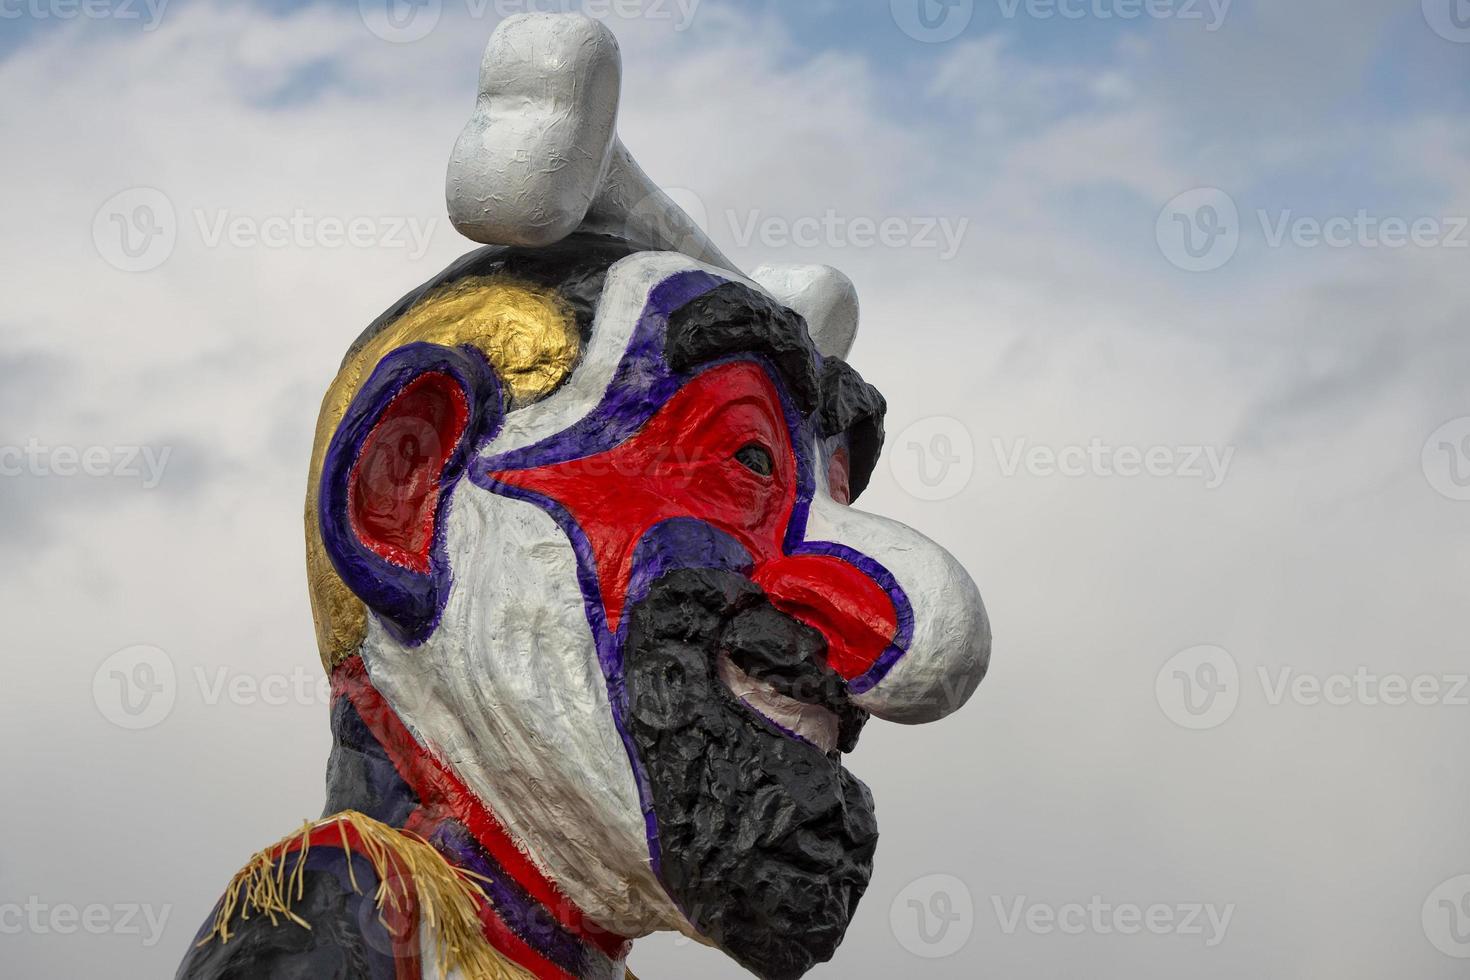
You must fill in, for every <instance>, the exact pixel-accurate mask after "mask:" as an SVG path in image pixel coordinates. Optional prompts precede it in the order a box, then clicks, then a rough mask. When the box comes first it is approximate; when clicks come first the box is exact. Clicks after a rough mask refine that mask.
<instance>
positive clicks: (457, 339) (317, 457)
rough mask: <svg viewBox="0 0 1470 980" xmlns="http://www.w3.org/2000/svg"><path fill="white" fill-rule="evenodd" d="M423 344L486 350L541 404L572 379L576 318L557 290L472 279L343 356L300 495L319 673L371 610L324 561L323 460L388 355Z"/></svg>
mask: <svg viewBox="0 0 1470 980" xmlns="http://www.w3.org/2000/svg"><path fill="white" fill-rule="evenodd" d="M416 342H423V343H430V344H442V345H444V346H447V347H457V346H459V345H460V344H471V345H473V346H475V347H477V348H479V349H480V350H481V351H483V352H484V354H485V357H486V359H487V360H488V361H489V362H490V364H491V365H492V366H493V367H494V368H495V373H496V375H497V376H498V377H499V378H500V382H501V384H502V385H504V386H505V389H506V392H507V393H508V394H509V395H510V400H511V405H512V407H520V406H522V405H529V404H531V403H532V402H534V401H536V400H538V399H540V398H544V397H545V396H546V395H548V394H550V393H551V392H552V391H554V390H555V389H556V387H557V386H558V385H560V384H561V383H562V381H564V380H565V379H566V377H567V376H568V375H569V374H571V372H572V368H573V367H574V366H575V365H576V362H577V357H578V355H579V354H580V351H581V336H580V334H579V332H578V329H577V318H576V315H575V314H574V313H573V312H572V309H571V307H570V306H569V305H568V304H567V303H566V301H565V300H564V299H562V297H561V296H559V295H558V294H557V293H556V292H555V291H554V290H550V289H545V288H542V287H540V286H534V285H531V284H529V283H525V282H521V281H519V280H515V279H511V278H507V277H505V276H471V277H468V278H465V279H461V280H458V281H457V282H454V283H451V284H450V285H448V286H445V287H444V288H442V289H437V290H435V291H434V292H432V293H430V294H429V295H428V296H426V297H424V298H423V299H422V300H420V301H419V302H418V303H415V304H414V305H413V306H412V307H411V308H410V309H409V310H408V311H407V312H405V313H404V314H403V315H402V316H400V317H399V318H398V319H397V320H395V321H393V322H392V323H391V324H389V325H388V326H387V327H386V328H384V329H383V330H381V331H380V332H379V333H377V334H376V335H374V336H373V337H372V338H370V339H369V340H368V341H367V342H366V343H364V344H363V345H362V347H360V348H358V349H356V350H353V351H352V352H351V353H349V354H348V356H347V359H346V361H344V362H343V364H342V369H341V371H339V372H338V373H337V377H336V379H334V380H333V381H332V385H331V387H330V388H328V389H327V394H326V397H325V398H323V399H322V409H321V414H320V415H319V416H318V418H317V428H316V443H315V445H314V446H313V447H312V453H311V471H310V473H309V476H308V479H307V496H306V575H307V583H308V586H309V588H310V590H311V609H312V616H313V618H314V619H315V621H316V634H317V646H318V648H319V649H320V651H321V656H322V666H323V667H325V668H326V669H327V670H329V671H330V670H331V669H332V668H333V667H335V666H336V665H337V664H339V663H341V662H342V661H343V660H346V659H347V658H348V657H350V656H352V655H353V654H354V653H356V652H357V650H358V647H359V646H360V645H361V644H362V639H363V637H364V636H365V635H366V632H367V612H366V610H365V609H364V607H363V604H362V602H361V600H359V599H358V598H357V596H355V595H353V594H352V592H351V590H349V589H348V588H347V585H346V583H344V582H343V581H342V579H341V577H340V576H338V574H337V570H336V569H335V568H333V567H332V563H331V561H330V559H328V558H327V554H326V549H325V548H324V547H323V546H322V540H321V528H320V526H319V522H318V519H317V493H318V486H319V484H320V482H321V472H322V461H323V460H324V459H325V458H326V455H327V447H328V446H329V445H330V444H331V441H332V436H333V435H335V434H336V432H337V426H338V425H339V424H340V423H341V421H342V416H343V415H345V414H346V413H347V406H348V405H350V404H352V399H353V396H355V395H356V394H357V391H358V389H359V388H360V387H361V386H362V383H363V381H365V380H366V379H367V378H368V376H369V375H371V374H372V372H373V369H374V368H375V367H377V365H378V362H379V361H381V360H382V359H383V358H384V356H386V355H387V354H389V353H391V352H392V351H393V350H395V349H397V348H399V347H402V346H403V345H404V344H410V343H416Z"/></svg>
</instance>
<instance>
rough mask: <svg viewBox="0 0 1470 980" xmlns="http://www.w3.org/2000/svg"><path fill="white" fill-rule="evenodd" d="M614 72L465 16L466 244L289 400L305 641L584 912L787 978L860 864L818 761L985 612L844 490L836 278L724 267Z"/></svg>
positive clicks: (863, 423)
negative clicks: (658, 169) (304, 402)
mask: <svg viewBox="0 0 1470 980" xmlns="http://www.w3.org/2000/svg"><path fill="white" fill-rule="evenodd" d="M619 74H620V63H619V56H618V51H617V46H616V43H615V41H614V40H613V39H612V37H611V35H610V34H609V33H608V32H607V31H606V29H605V28H602V27H601V26H600V25H598V24H596V23H595V22H593V21H590V20H587V19H585V18H581V17H569V16H553V15H530V16H524V17H517V18H512V19H511V20H509V21H507V22H505V23H504V24H503V25H502V26H501V27H500V29H499V30H497V31H496V33H495V35H494V37H493V38H492V40H491V42H490V46H489V50H488V51H487V53H486V57H485V64H484V67H483V71H482V76H481V91H480V95H479V100H478V103H477V106H476V111H475V115H474V117H473V118H472V119H471V121H470V123H469V125H468V126H467V127H466V129H465V131H464V133H463V134H462V136H461V137H460V140H459V142H458V144H457V145H456V147H455V151H454V155H453V158H452V160H451V164H450V169H449V178H448V198H449V207H450V214H451V217H452V218H453V219H454V222H455V225H456V227H458V228H459V229H460V230H461V231H462V232H463V233H464V234H466V235H467V236H469V237H470V238H472V239H474V240H476V241H479V242H482V243H486V247H484V248H482V249H480V250H478V251H475V252H472V253H470V254H469V255H467V256H465V257H464V258H463V259H461V260H460V261H459V262H457V263H455V264H454V265H453V266H451V267H450V268H449V269H447V270H446V271H445V272H444V273H443V274H441V275H440V276H439V277H437V278H435V279H434V280H432V281H431V282H429V283H427V284H425V285H424V286H423V287H421V288H419V289H418V290H415V291H414V292H413V293H411V294H410V295H409V296H407V297H405V298H404V299H403V300H402V301H400V302H399V303H398V304H397V305H395V306H394V307H393V308H392V309H391V310H390V311H389V312H387V313H386V314H384V315H383V316H382V317H381V318H379V320H378V321H377V322H376V323H374V324H373V325H372V326H371V327H370V328H369V329H368V330H367V332H366V333H364V335H363V336H362V337H361V338H360V339H359V340H358V342H357V343H356V344H355V345H354V346H353V348H352V350H351V351H350V352H349V354H348V356H347V358H346V361H345V362H344V365H343V368H342V371H341V373H340V374H339V375H338V377H337V379H336V381H335V382H334V383H333V385H332V388H331V390H330V391H329V393H328V395H327V398H326V401H325V403H324V406H323V410H322V415H321V420H320V423H319V428H318V437H317V447H316V451H315V456H314V459H313V465H312V471H311V483H310V499H309V501H308V508H307V520H308V532H307V539H308V549H309V558H310V572H311V587H312V593H313V595H312V598H313V603H314V609H315V613H316V616H317V622H318V634H319V641H320V643H321V648H322V653H323V658H324V660H325V662H326V664H327V666H328V668H329V669H331V670H333V671H334V674H337V675H346V674H352V673H355V675H356V676H358V677H359V678H360V680H361V682H362V683H365V684H370V685H371V687H372V688H373V689H374V691H375V692H376V693H377V694H378V695H380V696H381V701H382V703H383V705H384V706H385V707H384V710H385V711H389V712H391V713H392V714H393V715H394V716H396V718H397V719H398V720H399V721H401V723H402V727H403V729H404V730H405V731H406V732H407V733H408V734H409V735H410V736H411V737H412V739H413V740H414V741H415V742H416V743H417V745H418V747H419V748H420V749H421V750H422V751H423V752H424V753H426V754H427V755H428V756H430V757H432V758H433V760H434V764H435V765H436V766H438V767H439V770H438V771H443V772H445V773H448V774H449V775H448V776H446V777H445V778H446V779H449V780H450V781H452V782H454V783H455V784H456V785H459V786H461V787H462V788H463V790H464V791H467V792H468V793H470V794H472V795H473V796H474V797H475V799H476V801H477V802H478V804H481V805H483V808H484V810H485V811H487V812H488V813H489V814H493V815H494V818H495V819H496V820H498V822H499V823H500V824H501V825H502V826H503V829H504V831H505V832H506V833H507V834H508V835H509V837H510V838H511V839H512V840H513V841H514V842H515V844H516V847H517V849H518V850H519V851H520V852H522V853H523V854H524V855H525V856H526V857H527V858H528V859H529V861H530V862H531V864H532V865H534V867H535V869H536V871H537V872H538V873H539V874H540V875H544V877H545V879H547V880H548V881H549V882H551V883H553V884H554V886H555V889H556V890H557V893H558V894H560V895H564V896H565V897H566V899H568V900H569V902H571V903H574V904H575V906H576V907H577V908H578V909H579V910H580V913H581V914H582V915H584V916H585V917H586V918H587V919H588V920H590V921H592V922H594V923H597V924H599V925H600V926H601V927H603V928H606V929H608V930H611V931H613V932H615V933H617V934H619V935H621V936H638V935H642V934H646V933H648V932H651V931H655V930H669V929H673V930H679V931H682V932H684V933H686V934H688V935H691V936H694V937H697V938H699V939H700V940H702V941H704V942H708V943H711V944H713V945H716V946H718V947H720V948H721V949H723V950H724V951H726V952H727V953H728V954H729V955H730V956H732V957H733V958H734V959H735V960H737V961H738V962H739V963H741V964H742V965H743V966H745V967H746V968H747V969H749V970H750V971H751V972H753V973H755V974H757V975H759V976H763V977H771V978H785V977H797V976H800V975H801V974H803V973H804V972H806V971H807V970H808V969H809V968H810V967H811V966H812V965H813V964H815V963H817V962H820V961H823V960H825V959H827V958H829V957H830V956H831V955H832V954H833V952H834V951H835V949H836V948H837V945H838V943H839V942H840V941H841V939H842V936H843V933H844V931H845V929H846V927H847V924H848V922H849V921H850V919H851V916H852V915H853V912H854V910H855V907H856V905H857V902H858V900H859V898H860V897H861V895H862V893H863V890H864V888H865V887H866V885H867V882H868V878H869V874H870V871H871V867H872V858H873V852H874V847H875V844H876V841H877V833H878V828H877V823H876V820H875V817H874V806H873V801H872V798H871V796H870V794H869V792H868V790H867V788H866V787H865V786H864V785H863V784H862V783H861V782H860V781H859V780H858V779H857V778H856V777H854V776H853V775H851V774H850V773H849V772H848V771H847V769H846V768H845V767H844V766H843V762H842V757H843V755H844V753H846V752H849V751H850V750H851V749H852V748H853V747H854V745H855V744H856V743H857V740H858V736H859V733H860V731H861V730H862V728H863V725H864V723H865V722H866V721H867V720H868V718H869V716H870V715H872V716H876V717H878V718H880V719H884V720H889V721H897V722H905V723H918V722H926V721H931V720H934V719H936V718H939V717H941V716H943V715H945V714H947V713H949V712H950V711H952V710H954V709H957V708H958V707H959V706H960V705H961V704H963V703H964V701H965V700H966V699H967V698H968V696H969V695H970V693H971V692H972V691H973V690H974V688H975V685H976V684H978V683H979V681H980V679H981V677H982V676H983V674H984V672H985V667H986V663H987V659H988V654H989V645H990V635H989V626H988V623H987V620H986V615H985V611H984V607H983V605H982V604H981V600H980V596H979V593H978V592H977V590H976V588H975V586H974V584H973V583H972V582H971V580H970V578H969V576H968V575H967V574H966V573H965V571H964V570H963V569H962V568H961V567H960V566H959V565H958V564H957V563H956V562H955V560H954V559H953V558H952V557H951V556H950V555H949V554H948V553H947V552H945V551H944V550H943V549H942V548H941V547H939V546H938V545H936V544H934V543H932V542H930V541H929V540H927V539H926V538H924V537H923V536H921V535H919V534H918V533H916V532H914V531H912V530H910V529H908V528H907V527H904V526H903V525H901V524H898V523H895V522H893V521H889V520H885V519H884V518H881V517H877V516H873V515H871V514H866V513H863V512H862V511H859V510H857V509H855V508H853V507H852V506H850V505H851V503H852V501H853V500H854V499H855V498H856V497H857V496H858V495H859V494H860V493H861V492H862V491H863V488H864V487H865V486H866V484H867V483H868V478H869V475H870V473H871V471H872V469H873V466H874V464H875V462H876V460H877V456H878V451H879V448H880V446H881V443H882V438H883V413H884V401H883V398H882V397H881V396H880V395H879V394H878V392H877V391H876V390H875V389H873V388H872V387H870V386H869V385H868V384H866V383H865V382H864V381H863V380H862V379H861V377H860V376H859V375H858V374H857V372H856V371H854V370H853V369H852V368H850V367H849V366H848V365H847V364H846V362H845V361H844V357H845V356H846V355H847V352H848V349H849V347H850V346H851V344H852V341H853V337H854V334H855V332H856V328H857V302H856V297H855V295H854V292H853V290H852V287H851V284H850V283H849V282H848V281H847V280H846V279H845V278H844V277H842V276H841V275H840V274H839V273H837V272H835V271H834V270H831V269H828V268H825V267H813V266H805V267H763V268H761V269H757V270H755V271H754V272H753V273H751V274H750V275H749V276H747V275H744V274H741V273H740V272H738V271H736V270H735V269H734V268H733V266H732V265H731V263H730V262H729V261H728V260H727V259H725V257H724V256H722V255H721V254H720V253H719V252H718V251H717V250H716V249H715V248H714V247H713V245H711V244H710V243H709V242H708V240H707V239H705V238H704V236H703V235H702V234H701V233H700V232H699V230H698V229H697V228H696V227H695V226H694V225H693V224H692V223H690V222H689V221H688V219H687V218H685V217H684V216H683V215H682V214H681V213H680V212H678V210H677V209H676V208H675V207H674V206H673V205H672V203H670V202H669V201H668V199H667V198H666V197H664V196H663V195H661V194H660V193H659V192H658V191H657V190H656V189H655V188H653V186H652V185H651V184H650V183H649V181H648V179H647V178H646V177H645V176H644V175H643V174H642V172H641V171H640V170H639V169H638V167H637V166H636V164H635V163H634V162H633V161H632V159H631V158H630V157H629V156H628V154H627V152H626V150H625V149H624V148H623V147H622V145H621V143H620V142H619V141H618V140H617V137H616V133H615V119H616V113H617V102H618V92H619V82H620V78H619ZM359 707H361V706H360V705H359ZM548 958H550V959H553V960H554V957H552V956H550V954H548ZM558 968H559V969H564V973H565V974H570V975H596V974H597V971H596V970H595V969H592V968H590V967H589V968H573V967H565V966H564V965H563V966H561V967H558ZM533 972H536V971H533ZM555 975H562V974H555Z"/></svg>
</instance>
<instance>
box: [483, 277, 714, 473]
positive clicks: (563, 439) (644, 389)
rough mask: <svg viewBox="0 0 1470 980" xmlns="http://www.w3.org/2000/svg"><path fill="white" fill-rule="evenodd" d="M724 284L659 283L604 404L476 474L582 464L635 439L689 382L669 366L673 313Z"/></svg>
mask: <svg viewBox="0 0 1470 980" xmlns="http://www.w3.org/2000/svg"><path fill="white" fill-rule="evenodd" d="M724 282H725V280H723V279H720V278H717V277H715V276H712V275H710V274H709V273H707V272H698V271H690V272H681V273H678V274H676V275H673V276H670V277H669V278H668V279H665V280H664V281H663V282H661V283H659V284H658V285H657V286H656V287H654V289H653V290H652V291H651V292H650V293H649V296H648V305H647V306H646V307H644V310H643V315H642V316H641V317H639V319H638V325H637V326H636V327H634V328H633V336H632V337H631V338H630V339H629V341H628V346H627V349H626V350H625V351H624V353H623V359H622V360H621V361H620V362H619V363H618V367H617V370H616V371H615V372H614V374H613V379H612V381H610V382H609V383H608V386H607V391H606V392H605V393H604V394H603V396H602V402H601V403H600V404H599V405H598V406H597V407H596V408H595V409H593V410H592V412H590V413H589V414H588V415H587V417H586V418H584V419H582V420H581V421H579V422H577V423H575V424H573V425H572V426H571V427H570V428H568V429H565V430H564V431H562V432H558V433H557V434H556V435H553V436H548V437H547V438H545V439H542V440H541V441H540V442H537V443H533V444H532V445H529V446H525V447H523V448H521V449H512V450H510V451H509V452H505V453H501V454H500V455H498V456H491V457H488V458H486V459H482V460H479V461H477V462H476V464H475V467H474V468H475V470H477V471H480V472H490V471H493V470H522V469H529V468H531V467H533V466H545V465H548V464H551V463H560V462H564V461H565V460H569V459H581V458H582V457H584V456H593V455H596V454H597V453H600V452H604V451H606V450H608V449H611V448H613V447H614V446H616V445H618V444H619V443H621V442H622V441H623V440H625V439H627V438H628V437H630V436H632V435H634V434H635V433H636V432H637V431H638V430H639V429H640V428H642V427H643V425H644V423H646V422H647V421H648V419H649V418H650V417H651V416H652V415H653V413H654V412H656V411H658V409H659V408H660V407H661V406H662V405H663V404H664V402H666V401H668V400H669V398H671V397H672V396H673V394H674V393H675V392H676V391H678V390H679V388H680V387H681V386H682V385H683V384H684V382H685V381H686V380H687V378H684V377H680V376H678V375H675V374H674V373H673V371H672V370H670V368H669V366H668V364H667V363H666V362H665V361H664V331H665V330H666V329H667V327H668V324H669V314H671V313H673V312H674V311H675V310H677V309H678V308H679V307H681V306H683V305H684V304H685V303H688V302H689V301H690V300H693V299H695V298H697V297H699V296H701V295H703V294H704V293H707V292H709V291H710V290H711V289H714V288H715V287H716V286H720V285H723V284H724ZM594 329H595V328H594Z"/></svg>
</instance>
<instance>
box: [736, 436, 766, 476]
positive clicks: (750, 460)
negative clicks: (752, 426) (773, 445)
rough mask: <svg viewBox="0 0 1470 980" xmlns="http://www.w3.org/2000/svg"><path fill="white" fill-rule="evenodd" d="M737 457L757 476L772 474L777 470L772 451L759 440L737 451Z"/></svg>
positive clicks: (741, 463) (742, 464)
mask: <svg viewBox="0 0 1470 980" xmlns="http://www.w3.org/2000/svg"><path fill="white" fill-rule="evenodd" d="M735 459H736V460H738V461H739V463H740V465H741V466H744V467H745V468H746V469H748V470H750V472H752V473H754V474H756V475H757V476H770V475H771V474H772V473H773V472H775V470H776V461H775V460H774V459H772V458H771V451H770V450H769V449H767V448H766V447H765V446H763V445H761V444H760V443H758V442H749V443H746V444H745V445H744V446H741V447H740V449H739V450H738V451H737V452H736V453H735Z"/></svg>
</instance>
